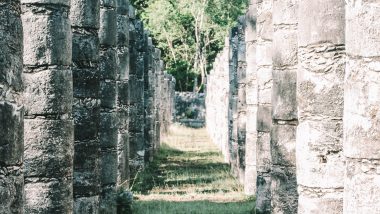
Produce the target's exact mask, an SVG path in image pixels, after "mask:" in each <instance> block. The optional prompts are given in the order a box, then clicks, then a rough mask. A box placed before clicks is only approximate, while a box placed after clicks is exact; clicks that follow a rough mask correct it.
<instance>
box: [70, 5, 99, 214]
mask: <svg viewBox="0 0 380 214" xmlns="http://www.w3.org/2000/svg"><path fill="white" fill-rule="evenodd" d="M99 9H100V6H99V1H93V0H72V1H71V11H70V19H71V28H72V32H73V66H72V69H73V96H74V103H73V117H74V141H75V142H74V183H73V186H74V187H73V188H74V212H75V213H97V210H98V207H99V194H100V168H99V166H100V164H99V149H100V141H99V120H100V101H99V85H100V84H99V83H100V81H99V79H100V72H99V38H98V31H99Z"/></svg>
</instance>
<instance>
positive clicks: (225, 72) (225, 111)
mask: <svg viewBox="0 0 380 214" xmlns="http://www.w3.org/2000/svg"><path fill="white" fill-rule="evenodd" d="M229 55H230V40H229V38H226V39H225V41H224V49H223V53H222V59H221V63H222V64H221V71H222V74H221V76H220V78H221V79H222V80H223V81H222V82H221V83H220V84H221V85H223V89H224V90H223V92H224V93H223V94H222V105H221V109H220V110H217V112H218V113H220V114H221V115H223V117H222V118H221V119H222V124H221V130H220V135H221V136H220V138H221V140H222V142H221V146H222V152H223V153H224V159H225V161H226V163H228V162H230V160H231V154H230V152H229V151H230V150H229V148H230V147H229V142H230V137H229V136H230V133H229V124H230V118H229V103H230V99H229V94H230V72H229V68H230V63H229ZM215 84H218V83H217V82H216V83H215ZM223 95H224V96H223Z"/></svg>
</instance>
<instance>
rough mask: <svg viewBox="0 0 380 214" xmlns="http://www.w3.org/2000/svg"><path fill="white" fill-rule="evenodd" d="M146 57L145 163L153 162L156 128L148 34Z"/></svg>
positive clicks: (145, 40) (150, 47) (150, 45)
mask: <svg viewBox="0 0 380 214" xmlns="http://www.w3.org/2000/svg"><path fill="white" fill-rule="evenodd" d="M144 37H145V39H144V43H145V45H144V46H145V55H144V62H145V63H144V64H145V65H144V108H145V127H144V136H145V162H152V161H153V140H154V135H153V128H154V118H153V111H154V103H153V102H154V101H153V95H154V91H153V87H152V86H153V80H154V79H153V57H152V50H153V43H152V39H151V38H149V37H148V32H145V33H144Z"/></svg>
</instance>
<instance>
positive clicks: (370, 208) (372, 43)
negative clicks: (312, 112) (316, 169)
mask: <svg viewBox="0 0 380 214" xmlns="http://www.w3.org/2000/svg"><path fill="white" fill-rule="evenodd" d="M346 48H347V65H346V75H345V77H346V78H345V88H344V89H345V98H344V102H345V104H344V120H343V121H344V155H345V156H346V172H345V185H344V208H343V212H344V213H345V214H349V213H380V186H379V180H380V171H379V169H380V166H379V164H380V163H379V159H380V142H379V141H380V138H379V133H380V120H379V117H380V112H379V106H380V97H379V91H380V75H379V72H380V2H379V1H348V5H347V6H346ZM339 178H341V177H339Z"/></svg>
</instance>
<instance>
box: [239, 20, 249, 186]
mask: <svg viewBox="0 0 380 214" xmlns="http://www.w3.org/2000/svg"><path fill="white" fill-rule="evenodd" d="M245 28H246V20H245V16H241V17H240V18H239V21H238V46H237V48H238V59H237V76H236V77H237V114H238V115H237V151H236V153H237V155H236V169H237V177H238V179H239V181H240V183H241V184H244V177H245V150H246V149H245V144H246V122H247V101H246V84H247V80H246V70H247V61H246V43H245Z"/></svg>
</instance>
